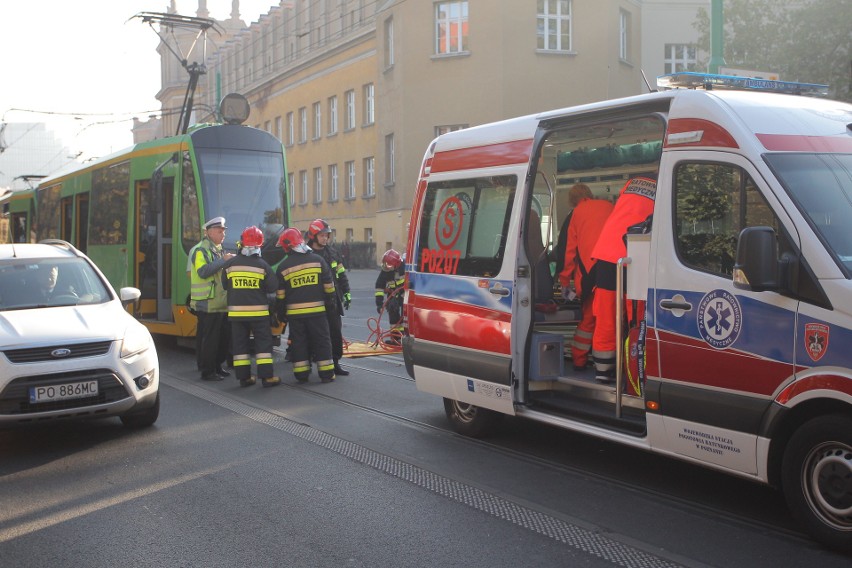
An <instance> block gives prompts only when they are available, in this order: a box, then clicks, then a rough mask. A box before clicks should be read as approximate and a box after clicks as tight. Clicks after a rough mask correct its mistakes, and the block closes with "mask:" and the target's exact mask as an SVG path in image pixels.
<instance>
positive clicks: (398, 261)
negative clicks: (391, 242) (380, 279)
mask: <svg viewBox="0 0 852 568" xmlns="http://www.w3.org/2000/svg"><path fill="white" fill-rule="evenodd" d="M382 266H383V267H384V266H386V267H388V269H390V270H396V269H397V268H399V267H400V266H402V256H400V254H399V253H398V252H396V251H395V250H393V249H389V250H388V251H386V252H385V254H383V255H382Z"/></svg>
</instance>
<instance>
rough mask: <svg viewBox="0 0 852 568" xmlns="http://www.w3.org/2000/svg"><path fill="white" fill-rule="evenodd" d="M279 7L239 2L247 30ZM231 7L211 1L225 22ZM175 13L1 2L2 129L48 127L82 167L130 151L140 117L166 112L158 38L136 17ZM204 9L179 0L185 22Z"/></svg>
mask: <svg viewBox="0 0 852 568" xmlns="http://www.w3.org/2000/svg"><path fill="white" fill-rule="evenodd" d="M277 3H278V1H277V0H240V10H239V11H240V18H241V19H242V20H243V21H244V22H245V23H246V24H247V25H249V24H251V23H252V22H256V21H257V20H258V18H259V17H260V16H261V14H265V13H267V12H268V11H269V8H270V6H272V5H277ZM231 4H232V2H231V0H207V10H208V11H209V12H210V17H212V18H216V19H217V20H225V19H228V18H229V17H230V14H231ZM168 6H169V0H78V1H75V0H61V1H58V2H56V1H54V2H41V1H38V0H5V1H4V2H2V4H0V42H2V44H0V45H2V50H3V55H2V58H0V122H44V123H46V124H47V125H48V128H50V129H53V130H54V131H56V132H57V134H58V136H59V137H60V138H61V140H62V141H63V142H64V143H65V145H66V146H67V147H68V150H69V153H70V154H71V155H76V154H78V153H79V154H80V159H86V158H92V157H98V156H103V155H106V154H109V153H111V152H115V151H118V150H121V149H122V148H125V147H127V146H130V145H131V144H132V142H133V137H132V135H131V133H130V129H131V127H132V126H133V121H132V118H133V116H136V117H138V118H140V119H147V117H148V115H149V114H151V112H152V111H157V110H159V103H158V101H157V100H156V98H155V95H156V93H157V91H158V90H159V89H160V57H159V55H158V54H157V51H156V49H157V44H158V43H159V38H158V37H157V34H156V33H155V31H154V30H153V29H151V27H150V26H149V25H148V24H146V23H143V22H142V20H141V19H138V18H133V16H134V15H136V14H139V13H140V12H166V11H167V9H168ZM197 9H198V1H197V0H177V11H178V13H179V14H181V15H184V16H195V15H196V10H197ZM213 38H214V39H215V35H214V36H213ZM187 78H188V75H187ZM16 109H22V110H16ZM32 111H38V112H32ZM12 142H13V141H11V140H6V143H7V144H10V143H12Z"/></svg>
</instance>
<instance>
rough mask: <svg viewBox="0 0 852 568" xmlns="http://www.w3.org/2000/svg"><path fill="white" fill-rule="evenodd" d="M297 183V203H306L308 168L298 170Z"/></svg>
mask: <svg viewBox="0 0 852 568" xmlns="http://www.w3.org/2000/svg"><path fill="white" fill-rule="evenodd" d="M299 185H300V186H301V191H299V205H307V204H308V170H300V171H299Z"/></svg>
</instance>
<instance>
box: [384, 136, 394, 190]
mask: <svg viewBox="0 0 852 568" xmlns="http://www.w3.org/2000/svg"><path fill="white" fill-rule="evenodd" d="M394 154H395V149H394V137H393V133H390V134H388V135H387V136H385V186H391V185H393V184H394V182H396V169H395V168H396V166H395V165H394V159H395V158H394Z"/></svg>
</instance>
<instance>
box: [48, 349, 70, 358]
mask: <svg viewBox="0 0 852 568" xmlns="http://www.w3.org/2000/svg"><path fill="white" fill-rule="evenodd" d="M50 354H51V355H52V356H54V357H57V358H59V357H68V356H69V355H71V350H70V349H65V348H64V347H63V348H62V349H54V350H53V351H51V352H50Z"/></svg>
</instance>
